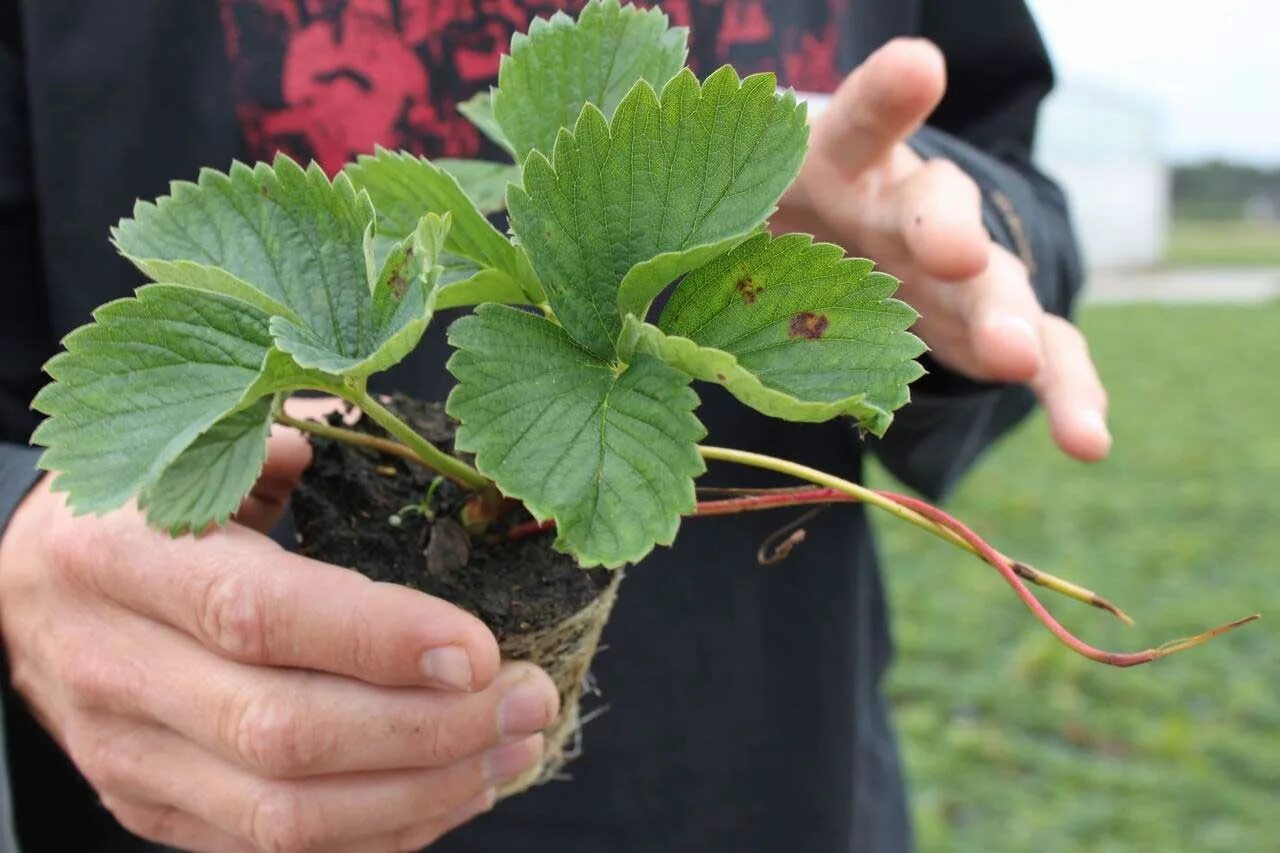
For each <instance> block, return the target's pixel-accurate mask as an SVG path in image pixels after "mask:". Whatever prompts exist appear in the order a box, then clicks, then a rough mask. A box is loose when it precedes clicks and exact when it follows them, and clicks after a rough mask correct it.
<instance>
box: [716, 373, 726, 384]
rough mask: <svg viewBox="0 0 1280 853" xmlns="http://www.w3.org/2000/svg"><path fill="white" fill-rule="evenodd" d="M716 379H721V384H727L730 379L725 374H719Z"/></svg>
mask: <svg viewBox="0 0 1280 853" xmlns="http://www.w3.org/2000/svg"><path fill="white" fill-rule="evenodd" d="M716 379H719V380H720V381H721V382H725V381H727V380H728V379H729V377H727V376H725V375H724V374H723V373H717V374H716Z"/></svg>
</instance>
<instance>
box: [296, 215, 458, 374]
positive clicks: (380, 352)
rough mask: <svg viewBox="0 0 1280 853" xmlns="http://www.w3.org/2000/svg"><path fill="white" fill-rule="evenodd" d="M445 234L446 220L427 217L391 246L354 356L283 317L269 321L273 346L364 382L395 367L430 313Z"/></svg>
mask: <svg viewBox="0 0 1280 853" xmlns="http://www.w3.org/2000/svg"><path fill="white" fill-rule="evenodd" d="M448 233H449V215H448V214H446V215H445V216H444V217H443V218H441V217H439V216H436V215H435V214H434V213H429V214H427V215H426V216H424V217H423V218H422V220H421V221H420V222H419V223H418V228H417V230H416V231H415V232H414V233H413V234H412V235H410V236H409V237H407V238H406V239H404V240H403V241H401V242H400V243H398V244H396V245H395V246H394V247H393V248H392V249H391V251H390V253H389V254H388V255H387V258H386V260H385V261H384V262H383V264H382V271H381V273H379V275H378V278H377V280H376V281H375V282H374V286H373V292H372V294H371V295H370V297H369V306H368V308H367V310H366V312H365V316H364V321H363V322H362V323H361V327H360V339H359V341H358V342H357V345H356V349H355V352H354V353H352V354H351V355H339V354H337V353H335V352H333V350H331V349H330V348H329V347H328V346H327V342H326V341H325V340H323V339H322V338H321V337H320V336H318V335H317V334H316V333H315V332H314V331H313V330H311V329H309V328H307V327H305V326H299V325H298V324H297V323H294V322H293V321H292V320H289V319H288V318H285V317H273V318H272V319H271V334H272V336H273V337H274V338H275V342H276V346H278V347H279V348H280V349H281V350H283V351H284V352H287V353H289V354H290V355H292V356H293V359H294V361H295V362H297V363H298V364H299V365H300V366H302V367H304V368H310V369H313V370H319V371H323V372H325V373H329V374H334V375H339V376H350V377H364V376H369V375H370V374H373V373H377V372H378V371H381V370H386V369H387V368H388V367H391V366H392V365H393V364H396V363H397V362H399V361H400V360H401V359H403V358H404V357H405V356H406V355H408V354H409V353H410V352H411V351H412V350H413V348H414V347H416V346H417V345H418V341H420V340H421V339H422V335H423V333H424V332H425V331H426V329H427V324H428V323H429V322H430V321H431V315H432V313H433V312H434V310H435V304H436V295H437V289H436V287H437V283H438V281H439V278H440V272H441V268H440V267H439V266H438V265H437V264H436V258H437V257H439V255H440V253H441V252H442V250H443V248H442V247H443V245H444V243H445V240H446V235H447V234H448Z"/></svg>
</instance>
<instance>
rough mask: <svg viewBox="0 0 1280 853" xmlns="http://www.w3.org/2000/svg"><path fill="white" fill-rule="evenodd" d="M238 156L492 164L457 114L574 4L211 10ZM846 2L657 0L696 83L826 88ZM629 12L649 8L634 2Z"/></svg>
mask: <svg viewBox="0 0 1280 853" xmlns="http://www.w3.org/2000/svg"><path fill="white" fill-rule="evenodd" d="M219 2H220V4H221V10H222V19H223V28H224V31H225V33H226V40H227V52H228V55H229V57H230V59H231V68H232V75H233V86H234V93H235V99H236V105H237V112H238V117H239V120H240V122H241V124H242V125H243V128H244V135H245V140H246V142H247V144H248V146H249V153H250V155H251V156H253V157H255V158H259V159H266V158H270V157H271V156H272V155H273V154H274V153H275V152H276V151H284V152H286V153H288V154H290V155H292V156H294V157H295V158H297V159H300V160H304V161H305V160H311V159H314V160H316V161H318V162H319V163H320V164H321V165H322V166H323V167H324V168H325V169H326V170H327V171H328V172H330V173H331V174H332V173H333V172H335V171H337V170H338V169H339V168H341V166H342V164H343V163H345V162H347V161H348V160H350V159H352V158H353V157H354V156H356V155H357V154H362V153H366V152H369V151H372V150H373V148H374V146H375V145H384V146H386V147H388V148H401V149H405V150H408V151H412V152H414V153H416V154H423V155H426V156H429V157H487V158H493V157H500V156H501V152H499V151H498V149H497V148H496V146H494V144H493V143H492V142H490V141H489V140H487V139H485V138H484V137H483V136H482V135H481V134H480V132H479V131H477V130H476V129H475V128H474V127H473V126H472V125H471V123H470V122H468V121H467V120H466V119H465V118H463V117H462V116H461V115H460V114H459V113H458V104H459V103H460V102H462V101H465V100H466V99H468V98H470V97H471V96H472V95H474V94H476V93H477V92H482V91H486V90H487V89H488V88H489V86H491V85H493V84H494V83H496V82H497V76H498V62H499V58H500V57H501V55H502V54H503V53H504V52H505V51H506V49H507V46H508V45H509V43H510V41H511V35H512V33H515V32H522V31H524V30H526V29H528V27H529V23H530V21H531V20H532V19H533V18H534V17H535V16H542V17H547V16H550V15H551V14H552V13H554V12H555V11H557V10H563V11H565V12H568V13H569V14H576V13H577V12H578V11H579V10H580V9H581V7H582V5H583V2H584V0H558V2H557V0H219ZM849 2H850V0H667V2H663V3H660V4H659V5H661V6H662V8H663V10H664V11H665V12H666V13H667V14H668V15H669V16H670V17H671V19H672V22H673V23H676V24H680V25H683V26H688V27H691V28H692V31H693V40H692V43H691V56H690V61H691V64H692V65H693V66H694V68H695V69H697V70H698V71H699V73H700V74H706V73H708V72H710V71H711V70H713V69H714V68H715V67H717V66H719V65H722V64H724V63H726V62H730V63H732V64H733V65H734V66H735V67H737V69H738V71H739V72H740V73H742V74H748V73H754V72H758V71H773V72H776V73H777V74H778V77H779V81H780V82H781V83H782V84H783V85H790V86H795V87H796V88H797V89H801V90H804V91H831V90H833V89H834V88H835V87H836V85H837V84H838V83H839V81H840V79H841V77H842V76H843V75H842V73H841V71H840V68H839V67H838V59H837V55H838V45H839V34H840V32H842V31H847V28H848V12H847V8H846V7H847V4H848V3H849ZM638 5H652V4H647V3H640V4H638Z"/></svg>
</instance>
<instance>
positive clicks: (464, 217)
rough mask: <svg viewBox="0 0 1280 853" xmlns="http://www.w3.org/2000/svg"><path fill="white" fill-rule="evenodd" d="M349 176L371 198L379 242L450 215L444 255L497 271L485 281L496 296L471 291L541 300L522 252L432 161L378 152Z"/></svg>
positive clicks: (534, 301) (483, 296)
mask: <svg viewBox="0 0 1280 853" xmlns="http://www.w3.org/2000/svg"><path fill="white" fill-rule="evenodd" d="M347 174H348V175H350V177H351V180H352V181H353V182H354V183H355V184H356V186H358V187H360V188H361V189H363V190H365V191H366V192H367V193H368V194H369V196H370V198H372V199H373V203H374V206H375V207H376V208H377V211H378V234H379V236H381V237H391V238H394V239H403V238H404V237H405V236H407V235H408V234H409V233H411V232H412V230H413V229H414V228H415V227H416V226H417V223H418V220H419V219H421V218H422V216H423V215H425V214H427V213H439V214H444V213H450V214H452V216H453V227H452V228H451V229H450V230H449V237H448V239H447V240H446V241H445V245H444V247H445V249H446V251H448V252H450V253H452V254H454V255H459V256H461V257H463V258H467V259H469V260H472V261H474V262H475V263H476V265H477V269H478V270H480V269H491V270H494V271H496V273H495V274H494V275H492V276H489V277H488V281H489V282H490V285H489V286H490V287H492V288H493V289H494V291H495V292H496V293H497V294H498V295H497V296H492V297H491V296H488V295H486V293H480V292H478V291H479V288H478V287H475V286H473V287H472V288H471V290H472V291H473V292H477V296H478V299H479V300H480V301H499V300H500V298H501V297H502V295H504V294H509V293H510V292H511V289H512V288H513V287H514V288H515V289H516V290H518V291H520V292H521V293H523V294H524V295H525V301H527V302H529V303H531V304H537V303H541V302H543V301H545V298H546V297H545V296H544V295H543V293H542V288H541V286H540V285H539V284H538V279H537V276H536V275H534V273H533V269H532V268H531V267H530V266H529V262H528V260H527V259H526V258H525V257H524V253H523V252H522V251H521V250H520V249H519V248H517V247H515V246H513V245H512V244H511V241H510V240H508V239H507V238H506V237H504V236H502V234H500V233H499V232H498V229H496V228H494V227H493V224H492V223H490V222H489V220H488V219H486V218H485V216H484V214H483V213H481V212H480V210H479V209H478V208H477V207H476V205H475V204H474V203H473V202H472V201H471V199H470V198H469V197H468V196H467V194H466V193H465V192H464V191H463V189H462V187H461V186H459V184H458V181H457V180H456V179H455V178H454V177H453V176H452V175H450V174H449V173H447V172H445V171H443V170H441V169H440V168H439V167H438V166H437V165H435V164H433V163H432V162H431V161H429V160H425V159H423V158H421V157H414V156H413V155H411V154H406V153H398V152H394V151H388V150H386V149H382V148H380V149H378V151H377V153H376V154H374V155H364V156H362V157H361V158H360V159H359V161H358V162H356V163H353V164H351V165H349V166H347ZM451 304H453V305H457V304H463V303H460V302H457V301H451Z"/></svg>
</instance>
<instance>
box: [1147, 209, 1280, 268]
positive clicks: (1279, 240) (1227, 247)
mask: <svg viewBox="0 0 1280 853" xmlns="http://www.w3.org/2000/svg"><path fill="white" fill-rule="evenodd" d="M1165 261H1166V263H1167V264H1168V265H1169V266H1174V267H1201V266H1251V267H1273V266H1280V224H1275V223H1272V224H1268V223H1262V222H1244V221H1241V220H1222V221H1212V220H1174V222H1173V226H1172V229H1171V230H1170V232H1169V248H1168V250H1167V252H1166V254H1165Z"/></svg>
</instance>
